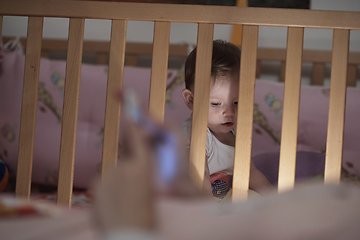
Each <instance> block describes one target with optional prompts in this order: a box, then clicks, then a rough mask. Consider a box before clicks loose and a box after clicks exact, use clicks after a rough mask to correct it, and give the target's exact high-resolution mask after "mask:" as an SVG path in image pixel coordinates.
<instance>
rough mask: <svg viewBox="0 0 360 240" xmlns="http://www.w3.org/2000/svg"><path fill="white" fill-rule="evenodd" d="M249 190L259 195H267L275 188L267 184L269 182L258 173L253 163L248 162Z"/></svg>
mask: <svg viewBox="0 0 360 240" xmlns="http://www.w3.org/2000/svg"><path fill="white" fill-rule="evenodd" d="M249 187H250V189H252V190H254V191H256V192H258V193H260V194H261V195H267V194H269V193H271V192H273V191H275V187H274V186H273V185H272V184H271V183H270V182H269V180H268V179H267V178H266V177H265V176H264V174H262V172H260V171H259V170H258V169H257V168H256V166H255V164H254V163H253V161H252V160H251V161H250V182H249Z"/></svg>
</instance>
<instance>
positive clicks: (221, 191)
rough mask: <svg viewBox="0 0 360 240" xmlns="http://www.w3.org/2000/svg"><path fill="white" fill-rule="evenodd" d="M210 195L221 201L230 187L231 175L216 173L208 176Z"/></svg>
mask: <svg viewBox="0 0 360 240" xmlns="http://www.w3.org/2000/svg"><path fill="white" fill-rule="evenodd" d="M210 182H211V190H212V194H213V196H214V197H216V198H220V199H223V198H224V197H225V196H226V194H227V193H228V192H229V190H230V188H231V187H232V175H229V174H227V173H225V172H222V171H220V172H216V173H214V174H211V175H210Z"/></svg>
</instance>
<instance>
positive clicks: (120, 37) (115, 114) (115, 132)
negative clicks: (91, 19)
mask: <svg viewBox="0 0 360 240" xmlns="http://www.w3.org/2000/svg"><path fill="white" fill-rule="evenodd" d="M126 29H127V21H126V20H112V25H111V39H110V55H109V75H108V81H107V94H106V108H105V127H104V146H103V153H102V168H101V173H102V175H103V174H104V173H105V171H106V170H108V169H109V168H111V167H115V166H116V162H117V158H118V144H119V121H120V109H121V104H120V102H119V101H118V100H117V99H115V98H114V96H113V94H114V89H116V88H118V87H121V86H122V83H123V78H124V58H125V57H124V56H125V44H126Z"/></svg>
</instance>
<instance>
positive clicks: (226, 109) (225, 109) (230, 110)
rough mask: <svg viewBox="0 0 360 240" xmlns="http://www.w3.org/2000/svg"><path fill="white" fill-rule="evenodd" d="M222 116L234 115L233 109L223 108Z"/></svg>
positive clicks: (230, 107) (229, 107)
mask: <svg viewBox="0 0 360 240" xmlns="http://www.w3.org/2000/svg"><path fill="white" fill-rule="evenodd" d="M223 115H224V116H234V115H235V108H234V107H232V106H225V108H224V111H223Z"/></svg>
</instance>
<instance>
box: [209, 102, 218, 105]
mask: <svg viewBox="0 0 360 240" xmlns="http://www.w3.org/2000/svg"><path fill="white" fill-rule="evenodd" d="M219 105H220V103H217V102H214V103H211V106H219Z"/></svg>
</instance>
